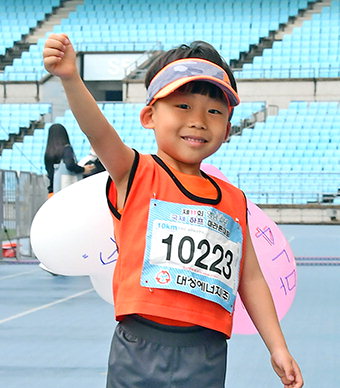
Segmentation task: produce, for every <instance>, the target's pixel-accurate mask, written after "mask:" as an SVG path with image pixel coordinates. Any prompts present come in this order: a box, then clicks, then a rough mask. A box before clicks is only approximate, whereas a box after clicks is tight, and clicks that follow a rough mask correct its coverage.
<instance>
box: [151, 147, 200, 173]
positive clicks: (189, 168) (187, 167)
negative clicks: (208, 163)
mask: <svg viewBox="0 0 340 388" xmlns="http://www.w3.org/2000/svg"><path fill="white" fill-rule="evenodd" d="M157 156H158V157H159V158H160V159H162V161H163V162H164V163H165V164H166V165H167V166H168V167H169V168H170V169H173V170H175V171H178V172H180V173H182V174H187V175H194V176H199V177H203V176H202V173H201V169H200V166H201V163H198V164H187V163H183V162H180V161H177V160H174V159H172V158H169V157H166V155H164V154H163V153H160V152H158V153H157Z"/></svg>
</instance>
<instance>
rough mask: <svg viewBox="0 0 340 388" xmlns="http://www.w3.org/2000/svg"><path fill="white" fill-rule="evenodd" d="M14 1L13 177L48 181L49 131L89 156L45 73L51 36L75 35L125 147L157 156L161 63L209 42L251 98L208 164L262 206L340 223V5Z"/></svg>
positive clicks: (4, 161) (6, 68) (5, 82)
mask: <svg viewBox="0 0 340 388" xmlns="http://www.w3.org/2000/svg"><path fill="white" fill-rule="evenodd" d="M6 3H8V4H4V2H3V3H2V4H1V5H0V16H1V18H0V37H1V39H0V40H1V46H0V98H1V102H2V104H1V106H0V117H1V122H0V152H1V157H0V168H1V170H3V173H5V172H6V171H11V172H13V171H16V172H26V173H30V174H35V175H37V176H42V177H43V176H44V175H45V171H44V165H43V153H44V147H45V144H46V138H47V128H48V127H49V126H50V125H51V124H52V123H55V122H59V123H62V124H64V125H65V126H66V127H67V130H68V132H69V134H70V138H71V143H72V144H73V146H74V148H75V152H76V154H77V155H78V156H79V157H83V156H85V155H87V154H88V152H89V148H90V147H89V143H88V141H87V139H86V138H85V136H84V135H83V134H82V132H81V131H80V130H79V127H78V125H77V123H76V121H75V119H74V117H73V115H72V113H71V112H70V110H69V109H68V106H67V102H66V100H65V96H64V94H63V92H62V90H61V87H60V84H59V82H58V80H56V79H54V78H53V77H50V76H49V75H48V74H47V72H46V71H45V70H44V68H43V64H42V48H43V45H44V42H45V39H46V36H48V35H49V34H50V33H51V32H64V33H67V34H68V35H69V36H70V38H71V40H72V42H73V43H74V45H75V48H76V49H77V51H78V58H79V66H80V69H81V73H82V75H83V77H84V79H85V81H86V83H87V86H88V87H89V89H90V90H91V92H92V93H93V95H94V96H95V98H96V100H97V101H98V105H99V106H100V108H101V109H102V111H103V112H104V114H105V115H106V116H107V118H108V119H109V120H110V121H111V122H112V123H113V124H114V126H115V127H116V128H117V130H118V132H119V133H120V135H121V136H122V138H123V139H124V140H125V141H126V142H127V143H128V144H129V145H131V146H132V147H134V148H136V149H138V150H139V151H141V152H145V153H148V152H155V151H156V149H155V143H154V140H153V136H152V132H151V131H148V130H145V129H143V128H141V125H140V123H139V119H138V117H139V115H138V113H139V110H140V109H141V107H142V106H143V102H144V98H145V91H144V86H143V77H144V74H145V72H146V69H147V68H148V66H149V64H150V60H152V58H154V57H155V56H157V55H158V54H159V52H160V51H162V50H167V49H169V48H171V47H174V46H177V45H179V44H181V43H189V42H191V41H193V40H205V41H208V42H209V43H211V44H213V45H214V46H215V47H216V48H217V49H218V50H219V51H220V52H221V54H222V55H223V56H224V57H225V58H226V60H227V61H228V62H229V63H230V64H231V66H232V67H233V69H234V72H235V76H236V78H237V80H238V88H239V94H240V97H241V101H242V102H241V105H240V106H239V107H237V109H235V114H234V116H233V119H232V124H233V127H234V128H233V135H232V136H231V138H230V140H229V141H228V143H226V144H225V145H224V146H223V147H221V149H220V150H219V151H218V153H217V154H216V155H214V156H213V157H211V158H209V160H207V162H209V163H212V164H214V165H216V166H217V167H218V168H220V169H221V170H222V171H223V173H224V174H225V175H226V176H227V177H228V178H229V179H230V181H231V182H232V183H233V184H235V185H237V186H239V187H241V188H242V189H243V190H244V191H245V192H246V193H247V195H248V197H249V198H250V199H251V200H253V201H254V202H255V203H258V204H261V205H262V206H268V207H271V208H273V209H280V208H281V210H282V208H283V207H285V208H287V207H289V206H290V208H296V207H299V209H303V208H306V209H307V208H309V209H311V208H313V209H316V207H318V209H326V210H327V212H326V213H325V214H326V216H322V220H321V221H322V222H339V220H340V210H339V203H340V190H339V188H340V124H339V123H340V96H339V90H340V65H339V63H340V61H339V59H340V29H339V28H340V27H339V26H340V23H339V21H340V0H322V1H321V0H319V1H308V0H280V2H279V3H280V4H279V6H278V5H277V2H273V1H271V0H244V1H237V0H216V1H209V0H199V1H195V2H190V1H183V0H181V1H178V0H161V1H160V0H143V1H141V0H102V1H97V0H84V1H81V0H79V1H76V0H70V1H66V0H65V1H62V0H13V1H11V2H6ZM141 133H142V134H143V135H142V136H141ZM42 179H43V178H42ZM45 194H47V192H46V193H45ZM318 217H320V216H318ZM301 220H302V219H301V218H300V221H301ZM319 220H320V219H319ZM302 221H303V220H302ZM295 222H297V221H296V219H295Z"/></svg>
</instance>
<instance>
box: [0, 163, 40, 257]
mask: <svg viewBox="0 0 340 388" xmlns="http://www.w3.org/2000/svg"><path fill="white" fill-rule="evenodd" d="M46 187H47V186H46V178H45V176H43V175H37V174H34V173H30V172H17V171H7V170H0V224H1V234H0V242H1V244H2V245H1V246H2V253H1V254H2V258H3V257H16V259H17V260H21V259H23V258H25V257H29V258H31V257H32V256H33V253H32V249H31V245H30V242H29V235H30V227H31V223H32V220H33V218H34V215H35V214H36V212H37V211H38V209H39V208H40V206H41V205H42V204H43V203H44V202H45V201H46V198H47V190H46ZM0 257H1V256H0Z"/></svg>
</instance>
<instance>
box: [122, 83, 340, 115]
mask: <svg viewBox="0 0 340 388" xmlns="http://www.w3.org/2000/svg"><path fill="white" fill-rule="evenodd" d="M237 84H238V92H239V95H240V98H241V101H266V102H267V105H273V106H277V107H278V109H286V108H287V107H288V105H289V103H290V102H291V101H299V100H303V101H340V93H339V90H340V80H339V79H333V80H327V79H319V80H313V79H302V80H238V82H237ZM123 91H124V92H123V93H124V97H125V100H126V101H128V102H144V101H145V96H146V92H145V88H144V84H143V82H142V81H139V82H136V81H132V82H130V83H127V84H125V85H124V88H123Z"/></svg>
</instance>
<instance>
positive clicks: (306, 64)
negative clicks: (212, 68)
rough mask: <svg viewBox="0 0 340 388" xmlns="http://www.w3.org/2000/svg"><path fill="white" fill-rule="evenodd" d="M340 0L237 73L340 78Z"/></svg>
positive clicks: (258, 75) (246, 75) (247, 76)
mask: <svg viewBox="0 0 340 388" xmlns="http://www.w3.org/2000/svg"><path fill="white" fill-rule="evenodd" d="M339 20H340V1H332V2H331V5H330V6H329V7H324V8H323V9H322V11H321V13H320V14H314V15H313V17H312V19H311V20H306V21H304V23H303V25H302V26H301V28H295V29H294V30H293V31H292V33H291V34H286V35H285V36H284V37H283V39H282V41H275V42H274V44H273V47H272V48H271V49H265V50H264V52H263V55H261V56H257V57H255V58H254V61H253V63H249V64H248V63H247V64H245V65H244V66H243V68H242V71H238V72H236V76H237V77H239V78H242V79H247V78H330V77H340V66H339V62H340V39H339V36H340V23H339Z"/></svg>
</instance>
